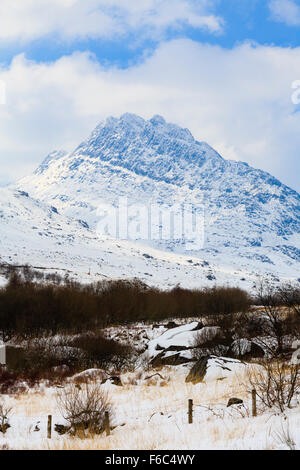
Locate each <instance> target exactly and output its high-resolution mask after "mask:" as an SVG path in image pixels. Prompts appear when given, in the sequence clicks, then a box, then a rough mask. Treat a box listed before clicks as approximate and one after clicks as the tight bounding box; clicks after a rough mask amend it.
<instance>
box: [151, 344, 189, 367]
mask: <svg viewBox="0 0 300 470" xmlns="http://www.w3.org/2000/svg"><path fill="white" fill-rule="evenodd" d="M181 349H182V348H181ZM165 352H166V351H165V350H164V351H162V352H161V353H160V354H158V355H157V356H156V357H154V358H153V359H152V361H151V363H150V364H151V365H152V366H153V367H162V366H180V365H181V364H186V363H187V362H192V359H188V358H186V357H183V356H181V355H180V353H177V354H172V355H171V356H165Z"/></svg>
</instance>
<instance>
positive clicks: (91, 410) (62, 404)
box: [57, 383, 111, 435]
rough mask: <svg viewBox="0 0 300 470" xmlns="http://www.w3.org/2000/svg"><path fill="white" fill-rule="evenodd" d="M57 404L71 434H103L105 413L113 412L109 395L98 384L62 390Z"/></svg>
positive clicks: (73, 385)
mask: <svg viewBox="0 0 300 470" xmlns="http://www.w3.org/2000/svg"><path fill="white" fill-rule="evenodd" d="M57 403H58V407H59V410H60V412H61V414H62V416H63V417H64V419H65V420H66V421H67V422H68V423H69V432H70V434H72V435H78V434H82V433H83V434H84V433H88V434H101V432H103V431H104V424H105V412H106V411H108V412H110V411H111V406H110V404H109V401H108V396H107V393H106V392H105V391H104V390H103V388H101V387H100V386H99V385H96V384H88V383H86V384H82V385H75V384H71V385H70V386H68V387H66V388H64V389H62V390H61V391H60V392H59V393H58V394H57Z"/></svg>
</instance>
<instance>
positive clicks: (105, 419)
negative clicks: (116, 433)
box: [104, 411, 110, 436]
mask: <svg viewBox="0 0 300 470" xmlns="http://www.w3.org/2000/svg"><path fill="white" fill-rule="evenodd" d="M104 428H105V431H106V435H107V436H110V424H109V412H108V411H105V415H104Z"/></svg>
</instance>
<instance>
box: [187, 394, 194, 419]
mask: <svg viewBox="0 0 300 470" xmlns="http://www.w3.org/2000/svg"><path fill="white" fill-rule="evenodd" d="M188 415H189V424H192V423H193V400H191V399H190V400H189V406H188Z"/></svg>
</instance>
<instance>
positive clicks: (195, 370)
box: [185, 356, 209, 384]
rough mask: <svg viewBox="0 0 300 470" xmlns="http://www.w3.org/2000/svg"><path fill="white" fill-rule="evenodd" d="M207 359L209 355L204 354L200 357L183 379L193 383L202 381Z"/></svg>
mask: <svg viewBox="0 0 300 470" xmlns="http://www.w3.org/2000/svg"><path fill="white" fill-rule="evenodd" d="M208 359H209V356H204V357H202V358H200V359H199V360H198V361H197V362H196V363H195V364H194V365H193V367H192V368H191V370H190V372H189V374H188V376H187V377H186V379H185V381H186V382H191V383H193V384H197V383H199V382H202V381H203V379H204V377H205V374H206V370H207V362H208Z"/></svg>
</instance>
